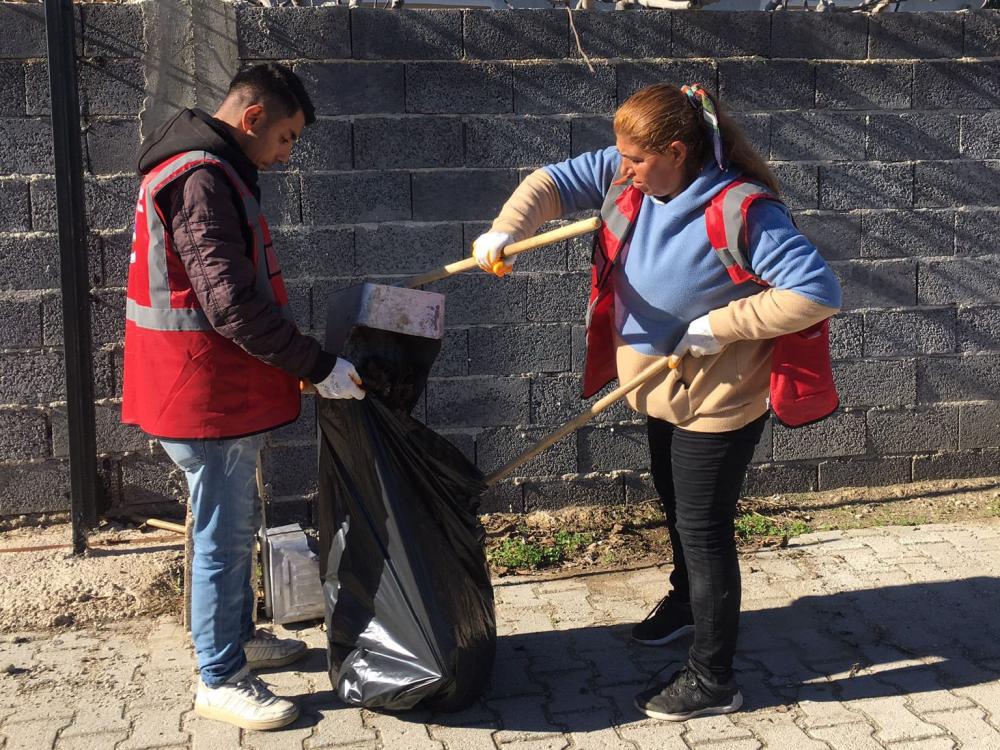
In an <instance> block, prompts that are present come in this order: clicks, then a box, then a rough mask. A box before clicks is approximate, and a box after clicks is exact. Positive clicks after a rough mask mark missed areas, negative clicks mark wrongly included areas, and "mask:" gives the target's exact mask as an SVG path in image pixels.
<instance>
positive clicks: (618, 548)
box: [483, 477, 1000, 576]
mask: <svg viewBox="0 0 1000 750" xmlns="http://www.w3.org/2000/svg"><path fill="white" fill-rule="evenodd" d="M972 519H997V520H998V521H1000V477H987V478H979V479H963V480H938V481H930V482H914V483H910V484H899V485H890V486H886V487H856V488H846V489H839V490H828V491H826V492H811V493H803V494H787V495H773V496H770V497H763V498H744V499H743V500H741V501H740V506H739V509H738V517H737V523H736V527H737V539H738V541H739V544H740V547H741V549H744V550H752V549H759V548H761V547H779V546H783V545H784V544H786V543H787V541H788V538H789V537H792V536H797V535H799V534H804V533H807V532H810V531H823V530H826V529H856V528H867V527H872V526H919V525H923V524H930V523H951V522H960V521H966V520H972ZM483 521H484V524H485V526H486V529H487V531H488V532H489V542H488V552H489V553H490V557H491V566H492V568H493V572H494V575H497V576H504V575H509V574H515V573H516V574H525V573H536V574H543V575H544V574H548V575H551V574H566V573H569V572H572V571H574V570H576V569H580V568H586V569H588V570H589V569H595V568H596V569H600V568H607V567H625V566H635V565H642V564H651V563H655V562H662V561H665V560H668V559H669V558H670V542H669V540H668V538H667V529H666V526H665V525H664V519H663V514H662V512H661V510H660V508H659V505H658V504H656V503H654V502H646V503H640V504H637V505H632V506H613V507H588V508H569V509H566V510H562V511H558V512H551V513H550V512H536V513H531V514H528V515H526V516H519V515H515V514H500V513H497V514H491V515H487V516H484V517H483ZM573 535H576V537H575V538H574V537H573ZM505 540H508V541H507V542H506V544H507V545H508V547H507V549H509V547H510V544H511V541H512V540H518V542H519V543H520V540H525V541H526V542H527V543H528V544H529V545H537V546H540V547H543V548H544V547H557V548H558V547H563V548H566V547H567V546H568V547H569V548H573V547H576V549H575V550H573V552H572V554H568V555H565V556H564V559H562V560H559V561H557V562H551V563H549V564H544V561H543V564H541V565H505V564H504V563H505V562H510V561H511V558H514V560H515V561H516V559H517V558H518V557H521V558H522V559H523V558H526V557H530V555H525V554H521V555H519V556H518V555H509V554H506V555H505V554H499V555H498V554H497V551H498V549H500V550H501V551H502V552H503V551H507V549H505V548H503V547H502V546H501V545H504V543H505ZM567 540H568V541H569V544H568V545H567V544H565V543H562V544H561V542H565V541H567ZM555 556H556V555H552V557H555Z"/></svg>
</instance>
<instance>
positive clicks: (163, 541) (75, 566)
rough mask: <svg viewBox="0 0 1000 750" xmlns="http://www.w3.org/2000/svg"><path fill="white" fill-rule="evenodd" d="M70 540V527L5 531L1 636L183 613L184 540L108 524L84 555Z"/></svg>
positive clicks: (0, 562) (0, 560)
mask: <svg viewBox="0 0 1000 750" xmlns="http://www.w3.org/2000/svg"><path fill="white" fill-rule="evenodd" d="M70 541H71V530H70V526H69V524H68V523H55V524H52V525H49V526H45V527H42V528H33V527H21V528H16V529H10V530H7V531H2V532H0V566H2V567H0V570H2V571H3V572H2V573H0V582H2V583H0V586H2V591H3V594H2V595H0V632H8V633H9V632H13V631H23V630H43V629H48V628H55V627H73V626H81V627H82V626H86V625H93V624H98V623H103V622H112V621H117V620H129V619H132V618H134V617H139V616H145V615H157V614H161V613H163V612H170V611H173V612H179V611H180V601H181V591H182V581H183V572H184V540H183V537H182V536H181V535H179V534H171V533H170V532H166V531H161V530H158V529H151V530H149V531H141V530H139V529H135V528H125V527H122V526H120V525H118V524H105V526H104V528H103V529H102V530H99V531H98V532H96V533H94V534H93V535H92V536H91V537H90V539H89V544H90V546H91V549H90V550H88V552H87V553H86V555H84V556H82V557H77V556H74V555H73V554H72V548H71V546H70ZM0 666H2V665H0Z"/></svg>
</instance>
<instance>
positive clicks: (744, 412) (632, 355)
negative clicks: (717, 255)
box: [492, 169, 837, 432]
mask: <svg viewBox="0 0 1000 750" xmlns="http://www.w3.org/2000/svg"><path fill="white" fill-rule="evenodd" d="M562 213H563V211H562V204H561V201H560V198H559V190H558V188H557V187H556V184H555V182H554V181H553V180H552V178H551V177H550V176H549V174H548V173H547V172H545V170H542V169H538V170H536V171H535V172H533V173H532V174H530V175H529V176H528V177H527V179H525V180H524V181H523V182H522V183H521V184H520V185H519V186H518V188H517V189H516V190H515V191H514V193H513V195H511V197H510V198H509V199H508V200H507V202H506V203H505V204H504V206H503V208H502V209H501V210H500V214H499V215H498V216H497V218H496V219H495V220H494V221H493V227H492V229H493V231H498V232H507V233H509V234H511V235H512V236H513V237H514V239H515V240H520V239H524V238H525V237H530V236H531V235H533V234H534V233H535V232H536V231H538V228H539V227H540V226H541V225H542V224H544V223H545V222H546V221H551V220H552V219H557V218H559V217H560V216H562ZM836 312H837V309H836V308H833V307H827V306H826V305H821V304H818V303H816V302H813V301H812V300H810V299H807V298H806V297H803V296H802V295H800V294H797V293H796V292H793V291H789V290H787V289H775V288H770V289H762V290H761V292H760V293H758V294H755V295H753V296H751V297H745V298H743V299H739V300H735V301H734V302H731V303H730V304H728V305H727V306H726V307H723V308H719V309H716V310H712V311H711V312H710V313H709V318H708V319H709V323H710V325H711V326H712V333H713V334H714V336H715V338H716V339H717V340H718V341H719V342H720V343H722V344H725V345H726V347H725V348H724V349H723V350H722V351H721V352H719V353H718V354H715V355H712V356H708V357H693V356H687V357H684V359H683V360H682V361H681V365H680V367H678V368H677V369H676V370H670V371H668V372H667V373H665V374H664V375H662V376H660V377H659V378H654V379H653V380H651V381H649V382H648V383H646V384H645V385H644V386H642V387H641V388H639V389H638V390H636V391H633V393H632V394H630V395H629V396H628V398H627V400H628V404H629V406H631V407H632V408H633V409H635V410H636V411H637V412H639V413H640V414H646V415H649V416H651V417H656V418H658V419H663V420H666V421H668V422H671V423H672V424H675V425H677V426H678V427H683V428H684V429H687V430H693V431H695V432H727V431H730V430H738V429H739V428H741V427H743V426H745V425H747V424H748V423H750V422H752V421H753V420H755V419H757V417H759V416H760V415H761V414H763V413H764V412H765V411H767V408H768V400H767V399H768V392H769V388H770V375H771V348H772V343H771V339H773V338H775V337H777V336H781V335H782V334H786V333H793V332H795V331H801V330H803V329H805V328H808V327H809V326H811V325H814V324H815V323H818V322H819V321H821V320H824V319H826V318H829V317H830V316H831V315H834V314H835V313H836ZM656 359H657V357H654V356H649V355H645V354H642V353H640V352H638V351H636V350H635V349H633V348H632V347H630V346H628V345H627V344H624V343H622V342H621V341H617V349H616V360H617V366H618V378H619V380H620V381H621V382H624V381H626V380H629V379H630V378H632V377H634V376H635V375H637V374H638V373H639V372H640V371H641V370H643V369H644V368H645V367H647V366H649V365H650V364H652V363H653V362H654V361H656Z"/></svg>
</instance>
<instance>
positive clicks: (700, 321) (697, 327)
mask: <svg viewBox="0 0 1000 750" xmlns="http://www.w3.org/2000/svg"><path fill="white" fill-rule="evenodd" d="M722 348H723V346H722V344H720V343H719V342H718V341H717V340H716V338H715V334H713V333H712V326H711V325H709V322H708V315H702V316H701V317H700V318H695V319H694V320H692V321H691V323H690V324H689V325H688V329H687V332H686V333H685V334H684V336H683V338H681V341H680V343H679V344H678V345H677V347H676V348H675V349H674V354H675V355H676V356H678V357H683V356H684V355H685V354H690V355H691V356H692V357H704V356H706V355H708V354H718V353H719V352H721V351H722Z"/></svg>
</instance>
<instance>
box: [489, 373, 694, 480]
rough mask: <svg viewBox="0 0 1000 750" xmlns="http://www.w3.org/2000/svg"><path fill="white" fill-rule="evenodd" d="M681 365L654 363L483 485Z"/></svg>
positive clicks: (497, 472) (496, 473) (529, 458)
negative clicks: (650, 381)
mask: <svg viewBox="0 0 1000 750" xmlns="http://www.w3.org/2000/svg"><path fill="white" fill-rule="evenodd" d="M680 361H681V358H680V357H678V356H676V355H674V354H671V355H670V356H668V357H664V358H663V359H660V360H658V361H656V362H654V363H653V364H651V365H650V366H649V367H647V368H646V369H645V370H643V371H642V372H640V373H639V374H638V375H636V376H635V377H634V378H632V379H631V380H630V381H628V382H627V383H625V384H624V385H620V386H618V387H617V388H615V389H614V390H613V391H611V393H609V394H608V395H606V396H604V397H603V398H600V399H598V400H597V401H595V402H594V403H593V404H591V405H590V408H589V409H586V410H585V411H582V412H580V413H579V414H578V415H577V416H575V417H574V418H573V419H571V420H570V421H568V422H566V423H564V424H563V425H562V426H561V427H560V428H559V429H557V430H556V431H555V432H551V433H549V434H548V435H546V436H545V437H543V438H542V439H541V440H539V441H538V442H537V443H535V444H534V445H532V446H531V447H530V448H528V450H526V451H525V452H524V453H522V454H521V455H520V456H518V457H517V458H514V459H513V460H511V461H510V462H509V463H507V464H506V465H505V466H503V467H501V468H500V469H498V470H497V471H495V472H493V473H492V474H490V475H489V476H488V477H486V484H488V485H493V484H496V483H497V482H499V481H500V480H501V479H503V478H504V477H506V476H507V475H509V474H510V473H511V472H512V471H514V470H515V469H517V468H519V467H520V466H523V465H524V464H526V463H527V462H528V461H530V460H531V459H533V458H534V457H535V456H537V455H538V454H539V453H541V452H542V451H544V450H546V449H547V448H550V447H552V446H553V445H555V444H556V443H558V442H559V441H560V440H562V439H563V438H564V437H566V436H567V435H569V434H570V433H571V432H575V431H576V430H578V429H580V428H581V427H583V426H584V425H585V424H587V422H589V421H590V420H591V419H593V418H594V417H595V416H597V415H598V414H600V413H601V412H602V411H604V410H605V409H607V408H608V407H609V406H611V405H612V404H614V403H615V402H617V401H621V400H622V399H623V398H625V396H627V395H628V394H629V393H631V392H632V391H634V390H635V389H636V388H638V387H639V386H640V385H642V384H643V383H645V382H646V381H647V380H651V379H652V378H654V377H656V376H657V375H659V374H660V373H662V372H666V371H667V370H672V369H674V368H676V367H677V366H678V365H679V364H680Z"/></svg>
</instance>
